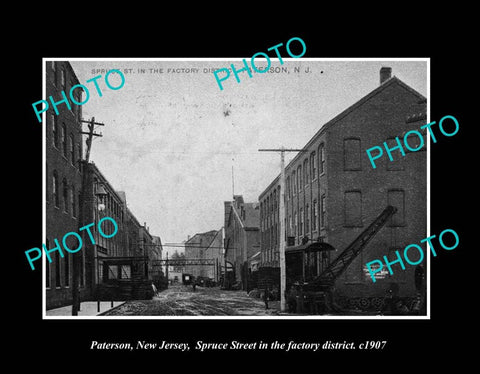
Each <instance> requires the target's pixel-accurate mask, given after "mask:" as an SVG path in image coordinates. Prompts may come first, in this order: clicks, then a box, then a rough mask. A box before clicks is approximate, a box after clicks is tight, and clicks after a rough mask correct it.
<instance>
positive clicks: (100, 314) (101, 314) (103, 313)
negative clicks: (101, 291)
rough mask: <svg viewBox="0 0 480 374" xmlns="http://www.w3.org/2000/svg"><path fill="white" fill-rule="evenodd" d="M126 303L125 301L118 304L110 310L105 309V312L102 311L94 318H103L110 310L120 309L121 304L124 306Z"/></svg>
mask: <svg viewBox="0 0 480 374" xmlns="http://www.w3.org/2000/svg"><path fill="white" fill-rule="evenodd" d="M126 302H127V301H124V302H123V303H121V304H118V305H117V306H114V307H113V308H110V309H107V310H105V311H103V312H101V313H98V314H95V316H103V315H105V313H107V312H110V311H111V310H115V309H117V308H119V307H121V306H122V305H123V304H125V303H126Z"/></svg>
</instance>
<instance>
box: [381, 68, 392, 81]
mask: <svg viewBox="0 0 480 374" xmlns="http://www.w3.org/2000/svg"><path fill="white" fill-rule="evenodd" d="M391 77H392V68H390V67H387V66H383V67H382V68H381V69H380V84H383V82H385V81H387V80H389V79H390V78H391Z"/></svg>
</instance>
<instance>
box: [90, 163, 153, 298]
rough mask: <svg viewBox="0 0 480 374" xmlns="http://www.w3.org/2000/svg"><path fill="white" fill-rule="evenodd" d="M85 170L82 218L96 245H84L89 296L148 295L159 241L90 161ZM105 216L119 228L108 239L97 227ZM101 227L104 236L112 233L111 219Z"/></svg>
mask: <svg viewBox="0 0 480 374" xmlns="http://www.w3.org/2000/svg"><path fill="white" fill-rule="evenodd" d="M85 170H86V173H87V176H86V189H85V197H84V203H85V210H84V211H85V219H86V222H94V223H95V225H94V227H92V233H93V236H94V239H95V244H92V243H91V242H90V241H86V243H85V248H84V251H85V252H86V256H87V257H86V260H87V261H86V271H87V278H86V283H87V287H89V288H90V294H91V298H92V299H96V298H97V297H99V298H100V299H109V298H113V299H114V300H128V299H136V298H148V292H149V291H150V286H151V281H153V277H154V276H155V274H154V273H153V271H152V270H153V269H152V266H151V265H152V262H153V261H154V260H159V259H160V258H161V254H159V248H158V241H157V239H154V236H152V235H151V234H150V230H149V228H148V227H147V225H146V223H144V224H143V225H141V224H140V223H139V221H138V220H137V218H136V217H135V216H134V214H133V213H132V212H131V210H130V209H129V208H128V207H127V201H126V194H125V193H124V192H123V191H116V190H115V189H114V188H113V186H112V185H111V184H110V183H109V182H108V180H107V179H106V177H105V176H104V175H103V174H102V173H101V171H100V170H99V169H98V168H97V166H96V165H95V164H94V163H93V162H90V163H89V164H88V165H86V167H85ZM104 217H111V218H113V219H114V220H115V222H116V224H117V230H118V231H117V233H116V234H115V236H113V237H111V238H105V237H103V236H102V235H101V234H100V233H99V232H98V230H97V228H96V227H97V223H98V222H99V221H100V220H102V218H104ZM102 227H103V228H102V230H103V232H104V233H105V234H106V235H110V234H112V233H113V232H114V227H113V224H112V223H111V222H110V221H105V223H104V224H103V225H102ZM158 240H160V238H158Z"/></svg>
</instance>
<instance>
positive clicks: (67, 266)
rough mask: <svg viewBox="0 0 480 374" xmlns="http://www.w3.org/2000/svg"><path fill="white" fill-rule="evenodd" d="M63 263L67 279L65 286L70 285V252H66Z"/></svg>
mask: <svg viewBox="0 0 480 374" xmlns="http://www.w3.org/2000/svg"><path fill="white" fill-rule="evenodd" d="M63 263H64V264H65V265H64V270H65V271H64V273H63V275H64V279H65V283H64V285H65V287H68V286H70V256H69V255H68V252H67V253H65V254H64V258H63Z"/></svg>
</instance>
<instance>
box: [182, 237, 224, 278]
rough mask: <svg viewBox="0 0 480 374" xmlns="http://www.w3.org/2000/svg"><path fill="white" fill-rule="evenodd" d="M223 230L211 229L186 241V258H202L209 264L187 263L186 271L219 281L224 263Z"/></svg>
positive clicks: (196, 275) (195, 275)
mask: <svg viewBox="0 0 480 374" xmlns="http://www.w3.org/2000/svg"><path fill="white" fill-rule="evenodd" d="M222 232H223V230H221V229H220V230H211V231H207V232H204V233H198V234H195V235H194V236H193V237H191V238H189V239H188V240H187V241H186V242H185V260H187V261H188V260H201V261H205V262H209V263H210V264H209V265H201V264H195V265H192V264H187V265H185V273H187V274H191V275H193V276H194V277H205V278H210V279H213V280H214V281H215V282H218V281H219V279H220V267H221V265H222V264H223V259H224V257H223V235H222Z"/></svg>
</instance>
